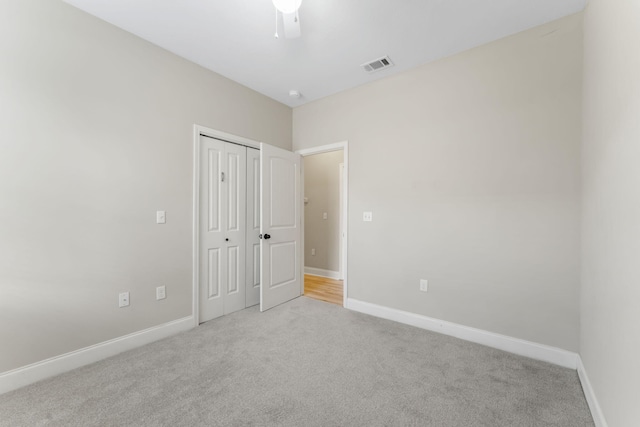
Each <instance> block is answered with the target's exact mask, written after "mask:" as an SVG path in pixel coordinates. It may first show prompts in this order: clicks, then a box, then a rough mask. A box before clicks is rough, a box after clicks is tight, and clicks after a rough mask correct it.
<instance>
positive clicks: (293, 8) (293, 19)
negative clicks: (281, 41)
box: [272, 0, 302, 39]
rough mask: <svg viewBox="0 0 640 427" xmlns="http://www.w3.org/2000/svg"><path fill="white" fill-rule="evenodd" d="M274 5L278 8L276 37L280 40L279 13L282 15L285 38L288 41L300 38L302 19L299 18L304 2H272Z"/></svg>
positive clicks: (279, 0) (292, 0)
mask: <svg viewBox="0 0 640 427" xmlns="http://www.w3.org/2000/svg"><path fill="white" fill-rule="evenodd" d="M272 1H273V5H274V6H275V8H276V34H275V37H276V38H279V37H280V35H279V34H278V12H280V13H281V14H282V23H283V26H284V28H283V30H284V37H285V38H286V39H295V38H297V37H300V17H299V16H298V9H300V5H301V4H302V0H272Z"/></svg>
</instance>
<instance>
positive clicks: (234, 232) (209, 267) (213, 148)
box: [199, 136, 246, 322]
mask: <svg viewBox="0 0 640 427" xmlns="http://www.w3.org/2000/svg"><path fill="white" fill-rule="evenodd" d="M200 150H201V151H200V275H199V276H200V286H199V288H200V298H199V301H200V304H199V309H200V310H199V313H200V316H199V317H200V318H199V321H200V322H206V321H207V320H211V319H214V318H216V317H219V316H222V315H223V314H228V313H231V312H233V311H236V310H241V309H243V308H245V252H246V246H245V244H246V243H245V233H246V214H245V211H246V206H245V205H246V193H245V192H246V148H245V147H242V146H239V145H235V144H230V143H227V142H224V141H220V140H218V139H214V138H209V137H205V136H201V137H200Z"/></svg>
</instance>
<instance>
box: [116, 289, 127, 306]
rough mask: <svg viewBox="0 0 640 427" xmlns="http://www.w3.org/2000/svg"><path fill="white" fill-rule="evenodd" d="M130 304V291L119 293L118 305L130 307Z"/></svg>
mask: <svg viewBox="0 0 640 427" xmlns="http://www.w3.org/2000/svg"><path fill="white" fill-rule="evenodd" d="M128 306H129V292H120V294H119V295H118V307H120V308H122V307H128Z"/></svg>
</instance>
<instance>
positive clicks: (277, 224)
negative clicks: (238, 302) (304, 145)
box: [260, 144, 302, 311]
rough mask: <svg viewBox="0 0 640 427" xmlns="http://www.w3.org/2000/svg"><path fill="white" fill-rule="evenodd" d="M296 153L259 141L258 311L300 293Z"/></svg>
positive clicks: (298, 187) (298, 183)
mask: <svg viewBox="0 0 640 427" xmlns="http://www.w3.org/2000/svg"><path fill="white" fill-rule="evenodd" d="M300 163H301V162H300V155H298V154H295V153H292V152H290V151H285V150H283V149H280V148H276V147H272V146H270V145H267V144H260V175H261V182H260V187H261V191H260V193H261V205H262V206H261V210H260V211H261V214H262V220H261V233H262V240H261V257H260V258H261V261H260V276H261V278H260V283H261V285H260V311H264V310H268V309H270V308H272V307H274V306H276V305H278V304H282V303H283V302H286V301H289V300H290V299H293V298H296V297H299V296H300V295H301V286H300V284H301V280H302V278H301V274H300V273H301V271H300V270H301V268H300V266H301V237H302V234H301V230H300V228H301V221H300V211H301V205H300V194H301V192H300V178H301V177H300Z"/></svg>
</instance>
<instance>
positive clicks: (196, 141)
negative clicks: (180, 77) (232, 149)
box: [191, 125, 260, 326]
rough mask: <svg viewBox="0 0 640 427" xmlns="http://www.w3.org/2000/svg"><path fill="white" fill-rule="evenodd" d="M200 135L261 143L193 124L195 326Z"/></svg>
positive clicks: (196, 315) (197, 312)
mask: <svg viewBox="0 0 640 427" xmlns="http://www.w3.org/2000/svg"><path fill="white" fill-rule="evenodd" d="M200 135H203V136H206V137H210V138H216V139H219V140H221V141H225V142H230V143H232V144H238V145H244V146H246V147H251V148H257V149H258V150H259V149H260V143H259V142H256V141H253V140H251V139H248V138H243V137H241V136H236V135H232V134H230V133H226V132H222V131H219V130H216V129H211V128H208V127H205V126H200V125H193V236H192V239H193V251H192V263H193V264H192V268H193V271H192V282H193V283H192V293H193V301H192V307H191V310H192V312H193V322H194V326H198V325H199V324H200Z"/></svg>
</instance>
